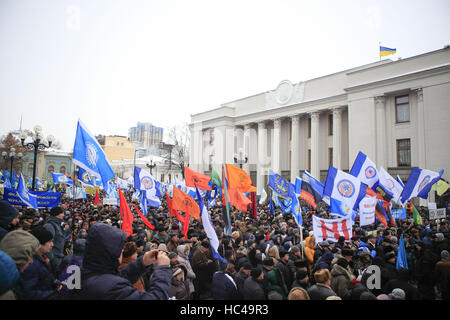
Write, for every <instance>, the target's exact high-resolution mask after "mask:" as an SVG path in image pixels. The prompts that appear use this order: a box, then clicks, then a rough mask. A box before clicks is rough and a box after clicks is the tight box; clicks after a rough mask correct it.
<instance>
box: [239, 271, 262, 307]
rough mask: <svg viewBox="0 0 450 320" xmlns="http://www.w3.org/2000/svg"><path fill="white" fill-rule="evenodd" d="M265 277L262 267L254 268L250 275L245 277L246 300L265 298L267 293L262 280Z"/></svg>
mask: <svg viewBox="0 0 450 320" xmlns="http://www.w3.org/2000/svg"><path fill="white" fill-rule="evenodd" d="M263 279H264V273H263V272H262V271H261V269H258V268H253V269H252V271H251V273H250V277H248V278H247V279H245V282H244V288H243V294H244V299H245V300H264V299H265V298H266V297H265V294H264V289H263V287H262V283H261V281H262V280H263Z"/></svg>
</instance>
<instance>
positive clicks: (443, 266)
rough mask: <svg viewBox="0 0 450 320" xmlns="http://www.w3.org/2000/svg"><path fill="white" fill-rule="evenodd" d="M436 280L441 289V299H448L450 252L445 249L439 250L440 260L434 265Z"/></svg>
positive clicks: (449, 296)
mask: <svg viewBox="0 0 450 320" xmlns="http://www.w3.org/2000/svg"><path fill="white" fill-rule="evenodd" d="M434 271H435V275H436V282H437V285H438V287H439V289H440V291H441V295H442V300H450V285H449V275H450V254H449V252H448V251H447V250H442V251H441V260H440V261H439V262H437V263H436V265H435V267H434Z"/></svg>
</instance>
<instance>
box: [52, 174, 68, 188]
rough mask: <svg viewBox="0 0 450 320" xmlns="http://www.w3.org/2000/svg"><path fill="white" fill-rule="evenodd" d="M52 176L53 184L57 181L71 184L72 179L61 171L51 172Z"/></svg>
mask: <svg viewBox="0 0 450 320" xmlns="http://www.w3.org/2000/svg"><path fill="white" fill-rule="evenodd" d="M52 177H53V182H54V183H55V184H58V183H64V184H70V185H73V181H72V180H71V179H69V178H67V177H66V176H65V175H64V174H62V173H54V172H52Z"/></svg>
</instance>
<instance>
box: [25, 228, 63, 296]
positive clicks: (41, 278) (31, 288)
mask: <svg viewBox="0 0 450 320" xmlns="http://www.w3.org/2000/svg"><path fill="white" fill-rule="evenodd" d="M31 234H32V235H34V236H35V237H36V239H38V240H39V243H40V245H41V247H40V248H39V250H38V251H37V252H36V254H35V255H34V256H33V263H31V264H30V265H29V266H28V267H27V268H26V269H25V270H24V272H23V273H22V280H23V289H24V291H23V296H22V299H26V300H44V299H50V298H54V296H55V295H56V294H57V292H59V291H60V290H61V289H62V285H61V284H57V283H55V280H56V279H55V277H54V276H53V273H52V270H51V266H50V259H49V258H48V257H47V255H48V253H49V252H50V251H51V250H52V247H53V236H52V234H51V233H50V232H49V231H47V230H46V229H45V228H44V227H37V228H34V229H33V230H32V231H31Z"/></svg>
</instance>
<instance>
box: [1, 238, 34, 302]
mask: <svg viewBox="0 0 450 320" xmlns="http://www.w3.org/2000/svg"><path fill="white" fill-rule="evenodd" d="M40 247H41V245H40V243H39V240H38V239H36V237H35V236H33V235H32V234H31V233H29V232H27V231H23V230H14V231H11V232H9V233H8V234H7V235H5V236H4V237H3V239H2V241H0V250H2V251H4V252H5V253H6V254H7V255H9V256H10V257H11V258H12V259H13V260H14V262H15V264H16V267H17V270H18V271H19V273H20V277H19V280H18V281H17V282H16V284H15V286H14V287H13V289H12V290H13V292H14V295H15V297H16V299H21V298H22V297H23V294H24V292H23V290H24V289H23V288H24V286H23V280H22V279H21V278H22V274H23V271H24V270H25V269H26V268H27V267H28V266H29V265H30V264H31V263H33V256H34V255H35V254H36V252H37V251H38V250H39V248H40ZM9 296H10V297H11V294H9Z"/></svg>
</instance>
